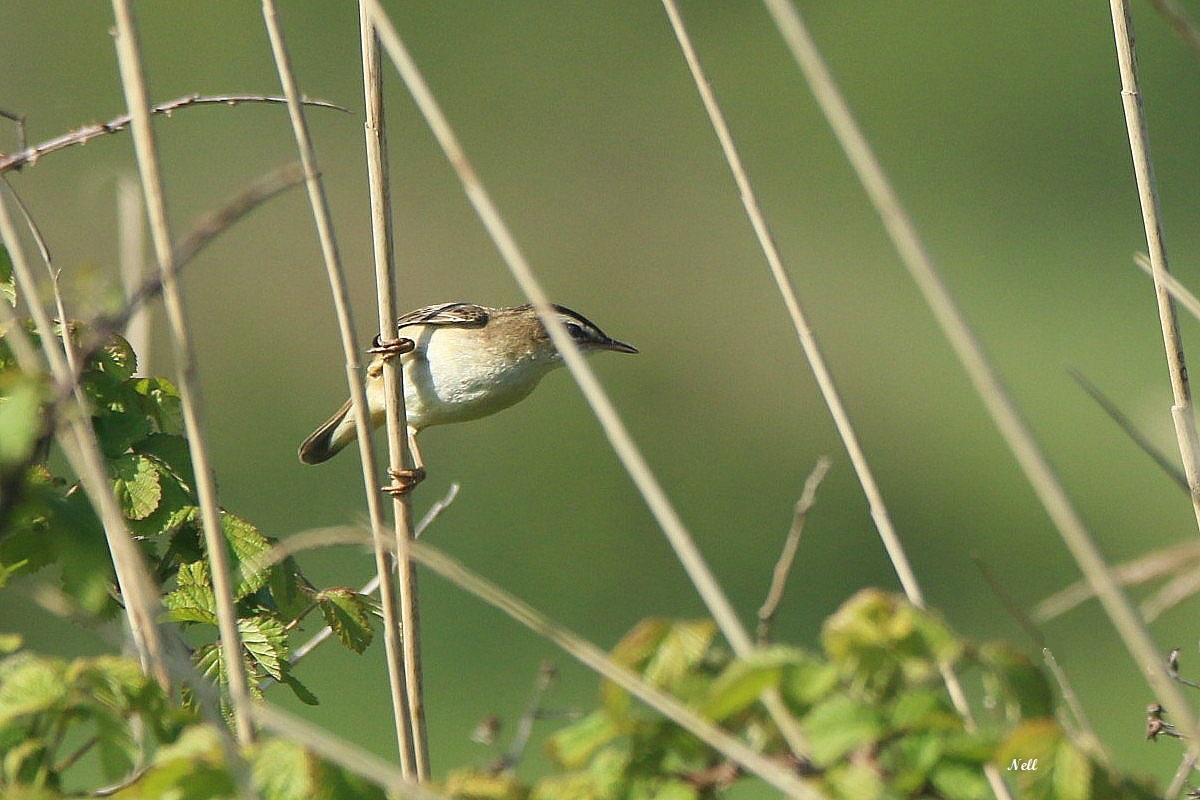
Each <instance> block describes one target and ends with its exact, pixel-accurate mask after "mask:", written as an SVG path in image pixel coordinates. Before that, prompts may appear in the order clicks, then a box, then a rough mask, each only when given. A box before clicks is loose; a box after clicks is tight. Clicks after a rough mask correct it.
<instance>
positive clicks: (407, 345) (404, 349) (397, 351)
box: [367, 334, 417, 358]
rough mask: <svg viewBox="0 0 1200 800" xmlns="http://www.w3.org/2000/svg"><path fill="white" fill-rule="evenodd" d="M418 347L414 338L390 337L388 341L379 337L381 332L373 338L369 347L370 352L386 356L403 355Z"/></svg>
mask: <svg viewBox="0 0 1200 800" xmlns="http://www.w3.org/2000/svg"><path fill="white" fill-rule="evenodd" d="M416 347H417V343H416V342H414V341H413V340H412V339H406V338H404V337H401V338H399V339H388V340H387V341H386V342H385V341H383V340H382V339H380V338H379V334H376V335H375V338H374V339H372V340H371V346H370V347H369V348H367V352H368V353H373V354H374V355H377V356H383V357H384V358H395V357H396V356H402V355H404V354H405V353H411V352H412V351H413V350H415V349H416Z"/></svg>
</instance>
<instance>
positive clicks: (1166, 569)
mask: <svg viewBox="0 0 1200 800" xmlns="http://www.w3.org/2000/svg"><path fill="white" fill-rule="evenodd" d="M1196 559H1200V542H1184V543H1183V544H1177V545H1173V546H1171V547H1164V548H1162V549H1160V550H1155V551H1153V552H1151V553H1147V554H1146V555H1144V556H1140V557H1138V558H1136V559H1133V560H1132V561H1125V562H1123V563H1120V564H1117V565H1116V566H1115V567H1113V569H1112V573H1113V577H1114V578H1115V579H1116V581H1117V582H1118V583H1120V584H1121V585H1122V586H1133V585H1137V584H1139V583H1145V582H1146V581H1151V580H1154V579H1155V578H1161V577H1164V576H1166V575H1173V574H1175V573H1177V572H1178V571H1179V570H1180V569H1181V566H1182V563H1183V562H1184V561H1187V560H1193V561H1194V560H1196ZM1095 596H1096V592H1095V590H1094V589H1093V588H1092V586H1091V584H1089V583H1088V582H1087V581H1086V580H1081V581H1076V582H1075V583H1073V584H1071V585H1070V586H1068V587H1067V588H1065V589H1061V590H1059V591H1057V592H1055V593H1054V594H1052V595H1050V596H1049V597H1047V598H1046V599H1045V600H1043V601H1042V602H1040V603H1038V604H1037V605H1036V606H1034V607H1033V611H1031V612H1030V614H1031V615H1032V617H1033V619H1034V620H1035V621H1036V622H1039V623H1041V622H1049V621H1050V620H1052V619H1054V618H1055V617H1059V616H1061V615H1063V614H1065V613H1067V612H1068V611H1070V610H1071V609H1073V608H1075V607H1076V606H1078V605H1080V604H1082V603H1084V602H1086V601H1088V600H1090V599H1091V598H1093V597H1095Z"/></svg>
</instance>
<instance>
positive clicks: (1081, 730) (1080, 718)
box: [1042, 647, 1112, 769]
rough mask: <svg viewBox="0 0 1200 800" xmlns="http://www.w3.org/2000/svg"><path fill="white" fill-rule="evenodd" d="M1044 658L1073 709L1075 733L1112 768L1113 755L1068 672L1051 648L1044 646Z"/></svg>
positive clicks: (1066, 700)
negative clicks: (1097, 729)
mask: <svg viewBox="0 0 1200 800" xmlns="http://www.w3.org/2000/svg"><path fill="white" fill-rule="evenodd" d="M1042 660H1043V661H1044V662H1045V664H1046V666H1047V667H1048V668H1049V669H1050V674H1051V675H1053V676H1054V680H1055V682H1056V683H1057V684H1058V690H1059V693H1060V694H1061V695H1062V699H1063V702H1065V703H1066V704H1067V708H1069V709H1070V710H1071V717H1072V718H1073V719H1074V720H1075V726H1074V727H1075V735H1076V736H1077V737H1078V738H1079V740H1080V743H1081V744H1083V745H1084V746H1085V747H1086V748H1087V749H1088V750H1090V751H1091V752H1092V753H1093V754H1094V755H1096V756H1097V757H1098V758H1099V759H1100V761H1101V763H1103V764H1104V765H1105V766H1107V767H1109V768H1110V769H1111V768H1112V755H1111V754H1109V752H1108V750H1107V749H1105V747H1104V742H1102V741H1101V740H1100V737H1099V736H1097V735H1096V729H1095V728H1094V727H1092V721H1091V720H1090V719H1089V718H1088V715H1087V712H1086V711H1085V710H1084V708H1083V703H1081V702H1079V696H1078V695H1077V694H1075V687H1073V686H1072V685H1071V681H1070V680H1069V679H1068V678H1067V673H1066V672H1065V671H1064V670H1063V668H1062V667H1061V666H1059V663H1058V660H1057V659H1056V658H1055V657H1054V653H1052V652H1050V648H1048V647H1043V648H1042Z"/></svg>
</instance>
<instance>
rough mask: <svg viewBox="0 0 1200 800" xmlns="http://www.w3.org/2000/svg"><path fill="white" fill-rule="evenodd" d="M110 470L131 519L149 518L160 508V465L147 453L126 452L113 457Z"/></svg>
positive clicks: (122, 509) (125, 511)
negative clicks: (147, 455) (148, 456)
mask: <svg viewBox="0 0 1200 800" xmlns="http://www.w3.org/2000/svg"><path fill="white" fill-rule="evenodd" d="M108 466H109V472H110V473H111V474H112V477H113V490H114V491H115V492H116V495H117V500H118V501H119V502H120V503H121V511H122V513H124V514H125V516H126V517H128V518H129V519H145V518H146V517H148V516H150V515H151V514H153V513H154V512H155V511H156V510H157V509H158V503H159V501H160V500H162V493H163V490H162V482H161V480H160V477H159V474H160V473H159V471H158V466H157V465H156V464H155V463H154V462H153V461H151V460H150V459H149V458H146V457H145V456H142V455H138V454H136V453H126V454H124V455H121V456H118V457H117V458H114V459H110V460H109V463H108Z"/></svg>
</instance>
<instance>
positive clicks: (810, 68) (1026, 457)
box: [764, 0, 1200, 753]
mask: <svg viewBox="0 0 1200 800" xmlns="http://www.w3.org/2000/svg"><path fill="white" fill-rule="evenodd" d="M764 3H765V4H766V6H767V10H768V12H770V14H771V17H772V18H773V19H774V21H775V25H776V26H777V27H778V28H779V31H780V33H781V35H782V36H783V39H784V42H785V43H786V44H787V46H788V49H789V50H790V51H791V53H792V57H793V58H794V59H795V60H796V63H797V65H798V66H799V67H800V70H801V72H802V73H803V74H804V77H805V80H806V81H807V82H808V85H809V88H810V89H811V91H812V93H813V97H814V99H815V100H816V101H817V105H818V106H819V107H820V108H821V111H822V113H823V114H824V115H825V118H826V120H828V122H829V125H830V128H832V130H833V133H834V135H835V136H836V137H837V140H838V142H839V144H841V146H842V149H843V150H844V151H845V153H846V157H847V159H848V160H849V161H850V164H851V166H852V167H853V168H854V170H855V172H856V173H857V174H858V178H859V181H860V182H861V183H862V184H863V188H864V189H865V190H866V192H867V195H868V197H869V198H870V200H871V202H872V204H873V205H874V206H875V209H876V211H877V212H878V213H879V216H880V219H881V220H882V221H883V225H884V228H885V229H886V230H887V233H888V235H889V236H890V237H891V239H892V242H893V244H894V245H895V247H896V250H897V252H898V253H899V254H900V258H901V260H902V261H903V262H904V265H905V267H906V268H907V269H908V271H909V273H910V274H911V275H912V278H913V281H914V282H915V283H916V284H917V288H918V289H920V291H921V294H922V295H923V296H924V297H925V302H926V303H927V304H928V305H929V307H930V310H931V311H932V312H933V315H934V318H935V319H936V320H937V322H938V325H939V326H940V327H941V328H942V331H943V333H944V334H945V336H946V338H947V339H948V340H949V342H950V345H951V346H952V347H953V349H954V352H955V354H956V355H957V356H958V359H959V361H960V362H962V364H963V368H964V369H965V370H966V372H967V375H968V377H969V378H970V380H971V383H972V385H973V386H974V387H975V391H976V392H977V393H978V394H979V396H980V399H981V400H982V401H983V404H984V406H985V407H986V408H987V410H988V413H989V414H990V415H991V417H992V420H993V421H994V422H995V424H996V427H997V428H998V429H999V431H1000V434H1001V436H1003V437H1004V441H1005V442H1006V443H1007V445H1008V447H1009V449H1010V450H1012V452H1013V455H1014V456H1015V457H1016V460H1017V463H1018V464H1019V465H1020V467H1021V469H1022V471H1023V472H1024V473H1025V475H1026V477H1027V478H1028V480H1029V482H1030V484H1031V485H1032V487H1033V490H1034V492H1035V493H1036V494H1037V496H1038V499H1039V500H1040V501H1041V502H1042V505H1043V506H1044V507H1045V508H1046V511H1047V513H1048V514H1049V516H1050V519H1051V520H1052V521H1053V522H1054V525H1055V527H1056V528H1057V529H1058V531H1059V534H1060V535H1061V536H1062V539H1063V542H1064V543H1065V544H1066V546H1067V549H1068V550H1069V551H1070V553H1071V555H1072V556H1073V557H1074V558H1075V561H1076V563H1077V564H1078V565H1079V568H1080V570H1081V571H1082V572H1083V573H1084V575H1085V576H1086V577H1087V580H1088V583H1089V584H1091V586H1092V589H1093V591H1095V592H1096V595H1097V596H1098V597H1099V598H1100V602H1101V604H1102V605H1103V606H1104V610H1105V612H1106V613H1107V614H1108V616H1109V618H1110V619H1111V620H1112V622H1113V625H1114V627H1115V628H1116V629H1117V632H1118V634H1119V635H1120V637H1121V640H1122V642H1124V644H1125V647H1126V648H1127V649H1128V651H1129V653H1130V655H1131V656H1132V657H1133V659H1134V661H1135V663H1136V664H1137V665H1138V667H1139V669H1141V670H1142V672H1143V675H1144V676H1145V677H1146V679H1147V681H1148V682H1149V683H1150V686H1151V688H1152V689H1153V690H1154V692H1155V693H1156V694H1157V695H1158V697H1159V698H1160V700H1161V701H1162V703H1163V704H1164V705H1166V706H1167V707H1168V708H1170V710H1171V713H1172V715H1173V716H1174V718H1175V720H1176V722H1177V723H1178V727H1179V728H1180V730H1181V731H1182V732H1183V733H1184V734H1185V735H1186V736H1187V737H1188V741H1189V749H1190V750H1192V751H1193V752H1194V753H1200V748H1198V746H1197V738H1196V737H1197V736H1198V735H1200V725H1198V724H1197V720H1196V717H1195V715H1194V714H1193V713H1192V711H1191V707H1190V705H1189V704H1188V703H1187V700H1186V698H1184V696H1183V694H1182V692H1180V690H1179V687H1178V686H1177V685H1176V684H1175V682H1174V681H1172V680H1171V678H1170V676H1169V675H1168V674H1167V670H1166V666H1165V664H1164V663H1163V658H1162V656H1161V655H1160V650H1159V648H1158V647H1157V646H1156V645H1155V644H1154V641H1153V639H1151V637H1150V633H1149V631H1148V630H1147V629H1146V626H1145V623H1144V622H1143V621H1142V619H1141V617H1140V616H1139V615H1138V613H1137V611H1136V610H1134V608H1133V606H1131V605H1130V603H1129V599H1128V598H1127V597H1126V596H1125V593H1124V592H1123V591H1122V590H1121V588H1120V586H1118V585H1117V582H1116V581H1115V580H1114V579H1113V576H1112V573H1111V571H1110V570H1109V568H1108V565H1107V564H1106V563H1105V561H1104V558H1103V556H1101V554H1100V551H1099V549H1098V548H1097V547H1096V544H1095V542H1094V541H1093V539H1092V536H1091V534H1090V533H1089V532H1088V530H1087V527H1086V526H1085V525H1084V524H1083V520H1082V518H1080V516H1079V513H1078V512H1077V511H1076V510H1075V508H1074V506H1072V504H1071V501H1070V498H1069V497H1068V496H1067V493H1066V490H1065V489H1064V488H1063V486H1062V483H1061V482H1060V481H1059V479H1058V476H1057V475H1056V474H1055V472H1054V468H1053V467H1051V466H1050V462H1049V461H1047V460H1046V457H1045V455H1044V454H1043V453H1042V451H1041V449H1040V448H1039V447H1038V444H1037V441H1036V440H1035V439H1034V437H1033V433H1032V432H1031V431H1030V430H1029V426H1028V425H1027V424H1026V423H1025V421H1024V420H1023V419H1022V418H1021V415H1020V412H1019V411H1018V410H1017V407H1016V404H1015V403H1014V402H1013V400H1012V398H1011V397H1009V395H1008V391H1007V389H1005V387H1004V384H1003V383H1002V382H1001V380H1000V376H999V374H997V372H996V371H995V369H994V368H993V366H992V365H991V363H990V362H989V361H988V359H987V356H986V355H985V354H984V351H983V345H982V344H981V343H980V342H979V340H978V339H977V338H976V336H975V333H974V332H973V331H972V330H971V327H970V325H969V324H968V323H967V320H966V318H965V317H964V316H963V314H962V312H961V311H960V310H959V308H958V306H957V304H955V302H954V298H953V297H952V296H951V295H950V292H949V290H948V289H947V288H946V285H945V283H944V282H943V281H942V279H941V276H940V274H939V273H938V271H937V268H936V267H935V266H934V263H933V259H932V258H931V257H930V255H929V253H928V251H927V250H926V249H925V245H924V243H923V242H922V241H921V238H920V236H919V235H918V234H917V230H916V227H915V226H914V225H913V223H912V221H911V220H910V219H909V217H908V214H907V213H906V212H905V210H904V207H903V205H902V204H901V203H900V198H899V197H898V196H897V195H896V192H895V190H894V189H893V188H892V185H891V183H890V182H889V181H888V179H887V176H886V175H885V174H884V172H883V168H882V167H881V166H880V164H879V161H878V159H876V157H875V154H874V152H873V151H872V150H871V146H870V144H869V143H868V142H867V139H866V137H865V136H864V135H863V133H862V131H861V130H860V129H859V127H858V124H857V123H856V122H855V120H854V116H853V114H851V112H850V107H849V106H848V105H847V104H846V100H845V98H844V97H842V94H841V92H840V90H839V89H838V87H837V83H836V82H835V81H834V79H833V75H832V74H831V73H830V72H829V67H828V66H827V65H826V64H825V61H824V59H823V58H822V57H821V54H820V51H819V50H818V49H817V46H816V43H815V42H813V40H812V36H811V35H810V34H809V32H808V28H807V27H806V26H805V24H804V21H803V19H801V17H800V14H799V12H797V11H796V9H795V8H794V7H793V6H792V4H791V3H790V2H789V1H788V0H764Z"/></svg>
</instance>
